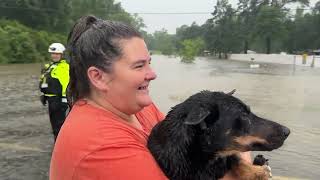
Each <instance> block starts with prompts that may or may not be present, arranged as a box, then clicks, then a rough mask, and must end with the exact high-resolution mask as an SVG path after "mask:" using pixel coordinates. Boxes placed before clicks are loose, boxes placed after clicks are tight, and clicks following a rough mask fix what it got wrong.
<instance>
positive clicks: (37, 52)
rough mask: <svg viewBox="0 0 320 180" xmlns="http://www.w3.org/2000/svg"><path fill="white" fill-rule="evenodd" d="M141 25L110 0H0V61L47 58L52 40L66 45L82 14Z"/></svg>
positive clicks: (32, 60)
mask: <svg viewBox="0 0 320 180" xmlns="http://www.w3.org/2000/svg"><path fill="white" fill-rule="evenodd" d="M88 14H93V15H95V16H97V17H100V18H103V19H108V20H117V21H122V22H125V23H128V24H131V25H132V26H134V27H136V28H137V29H141V28H143V27H144V26H145V25H144V24H143V21H142V19H141V18H140V17H138V16H137V15H130V14H129V13H128V12H126V11H125V10H124V9H123V8H122V6H121V4H120V3H116V2H115V1H114V0H54V1H52V0H1V1H0V39H1V42H2V43H1V45H0V63H31V62H43V61H48V60H49V56H48V53H47V50H48V49H47V48H48V46H49V44H51V43H53V42H61V43H63V44H66V37H67V34H68V32H69V31H70V29H71V26H72V25H73V24H74V23H75V21H76V20H77V19H79V18H80V17H81V16H83V15H88Z"/></svg>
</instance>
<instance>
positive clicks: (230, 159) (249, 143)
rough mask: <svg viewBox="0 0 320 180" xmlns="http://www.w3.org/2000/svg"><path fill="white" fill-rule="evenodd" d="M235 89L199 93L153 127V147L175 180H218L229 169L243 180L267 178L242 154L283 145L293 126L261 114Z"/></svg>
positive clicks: (151, 143)
mask: <svg viewBox="0 0 320 180" xmlns="http://www.w3.org/2000/svg"><path fill="white" fill-rule="evenodd" d="M232 93H233V92H232ZM232 93H228V94H225V93H222V92H210V91H202V92H200V93H197V94H195V95H193V96H191V97H189V98H188V99H187V100H186V101H184V102H182V103H181V104H178V105H176V106H175V107H173V108H172V109H171V111H170V112H169V113H168V115H167V116H166V118H165V120H163V121H162V122H160V123H159V124H157V125H156V126H155V127H154V128H153V130H152V132H151V134H150V137H149V140H148V148H149V149H150V151H151V153H152V154H153V156H154V157H155V159H156V161H157V162H158V164H159V166H160V167H161V169H162V170H163V172H164V173H165V174H166V176H167V177H168V178H169V179H171V180H209V179H210V180H215V179H219V178H221V177H223V176H224V175H225V173H226V172H227V171H230V172H231V173H233V174H234V175H236V176H237V177H238V179H242V180H253V179H267V177H268V174H267V172H265V170H264V169H263V168H262V167H261V166H255V165H252V164H251V163H248V162H245V161H243V160H241V159H240V158H239V152H244V151H271V150H273V149H277V148H279V147H280V146H282V144H283V142H284V140H285V139H286V138H287V137H288V135H289V133H290V130H289V129H288V128H287V127H285V126H282V125H280V124H278V123H276V122H273V121H270V120H267V119H263V118H261V117H258V116H256V115H255V114H253V113H252V112H251V111H250V108H249V107H248V106H247V105H246V104H244V103H243V102H242V101H241V100H239V99H237V98H236V97H234V96H232V95H231V94H232Z"/></svg>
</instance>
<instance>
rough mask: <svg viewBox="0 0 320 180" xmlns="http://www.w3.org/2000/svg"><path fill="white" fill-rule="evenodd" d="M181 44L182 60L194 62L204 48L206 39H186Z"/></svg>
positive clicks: (180, 53)
mask: <svg viewBox="0 0 320 180" xmlns="http://www.w3.org/2000/svg"><path fill="white" fill-rule="evenodd" d="M181 44H182V48H181V50H180V52H179V55H180V57H181V61H182V62H187V63H190V62H193V60H194V58H195V57H196V56H197V55H199V53H200V52H201V51H203V49H204V41H203V40H202V39H201V38H196V39H185V40H183V41H182V42H181Z"/></svg>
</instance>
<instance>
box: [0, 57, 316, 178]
mask: <svg viewBox="0 0 320 180" xmlns="http://www.w3.org/2000/svg"><path fill="white" fill-rule="evenodd" d="M152 59H153V60H152V66H153V67H154V69H155V71H156V72H157V75H158V78H157V80H155V81H153V82H152V85H151V95H152V97H153V99H154V101H155V103H156V104H157V105H158V106H159V107H160V109H161V110H162V111H163V112H167V111H168V110H169V108H170V107H172V106H174V105H175V104H177V103H179V102H181V101H183V100H184V99H186V98H187V97H188V96H190V95H191V94H193V93H196V92H198V91H200V90H204V89H208V90H215V91H230V90H232V89H237V92H236V93H235V96H237V97H239V98H241V99H242V100H243V101H245V102H246V103H247V104H248V105H250V106H251V110H252V111H254V112H256V114H258V115H261V116H263V117H266V118H269V119H272V120H274V121H277V122H280V123H282V124H284V125H286V126H288V127H289V128H290V129H291V135H290V136H289V138H288V140H287V141H286V144H285V145H284V146H283V147H281V149H279V150H276V151H273V152H268V153H266V152H263V154H264V155H265V156H267V157H268V158H269V159H270V164H271V167H272V170H273V174H274V175H275V176H290V177H296V178H297V179H302V178H304V179H318V176H320V172H319V171H318V167H319V166H320V158H319V156H318V154H319V149H320V145H319V143H318V142H319V140H320V136H319V135H320V121H319V120H318V119H319V118H318V117H320V96H319V95H318V93H319V92H320V87H319V86H318V85H317V84H318V82H319V80H320V76H319V75H320V68H316V69H311V68H310V67H296V69H295V72H293V69H294V68H293V67H292V66H291V65H279V64H261V68H259V69H250V68H249V62H240V61H224V60H212V59H205V58H201V59H197V61H196V62H195V63H194V64H183V63H180V62H179V60H178V59H175V58H168V57H165V56H153V57H152ZM39 69H40V65H39V64H29V65H8V66H0V94H1V96H0V105H1V108H0V123H1V126H0V179H28V180H33V179H48V177H47V173H48V168H49V161H50V153H51V148H52V143H53V138H52V135H51V129H50V125H49V119H48V117H47V114H46V113H47V112H46V111H47V110H46V108H45V107H42V105H41V104H40V102H39V101H38V96H39V92H38V89H37V82H38V76H39Z"/></svg>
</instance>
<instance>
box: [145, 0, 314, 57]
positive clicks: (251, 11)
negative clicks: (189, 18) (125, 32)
mask: <svg viewBox="0 0 320 180" xmlns="http://www.w3.org/2000/svg"><path fill="white" fill-rule="evenodd" d="M291 3H296V4H299V6H298V8H296V9H290V8H288V5H289V4H291ZM211 15H212V17H211V18H210V19H208V20H207V21H206V22H205V23H204V24H202V25H198V24H196V23H193V24H191V25H190V26H187V25H183V26H181V27H179V28H177V29H176V34H175V35H170V34H168V33H167V31H166V30H161V31H157V32H155V33H154V34H153V35H149V40H148V42H150V48H151V49H154V50H158V51H161V52H162V53H163V54H174V53H176V54H184V53H183V52H185V50H186V49H192V48H190V47H191V46H192V44H198V45H202V46H201V47H198V48H197V49H194V52H193V55H199V54H201V53H204V52H207V53H211V54H216V55H217V56H218V57H220V58H223V57H225V56H227V54H228V53H247V52H248V50H251V51H255V52H259V53H267V54H269V53H279V52H287V53H304V52H308V51H310V50H314V49H320V1H318V2H317V3H316V4H315V6H314V7H310V6H309V1H308V0H240V1H239V3H238V6H237V7H236V8H233V7H232V6H231V4H230V3H229V2H228V0H218V1H217V4H216V5H215V6H214V8H213V12H212V13H211ZM186 40H188V41H189V43H186ZM199 41H203V42H204V43H199ZM158 42H161V43H158ZM204 50H206V51H204ZM189 53H190V52H189ZM183 57H184V56H183Z"/></svg>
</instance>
